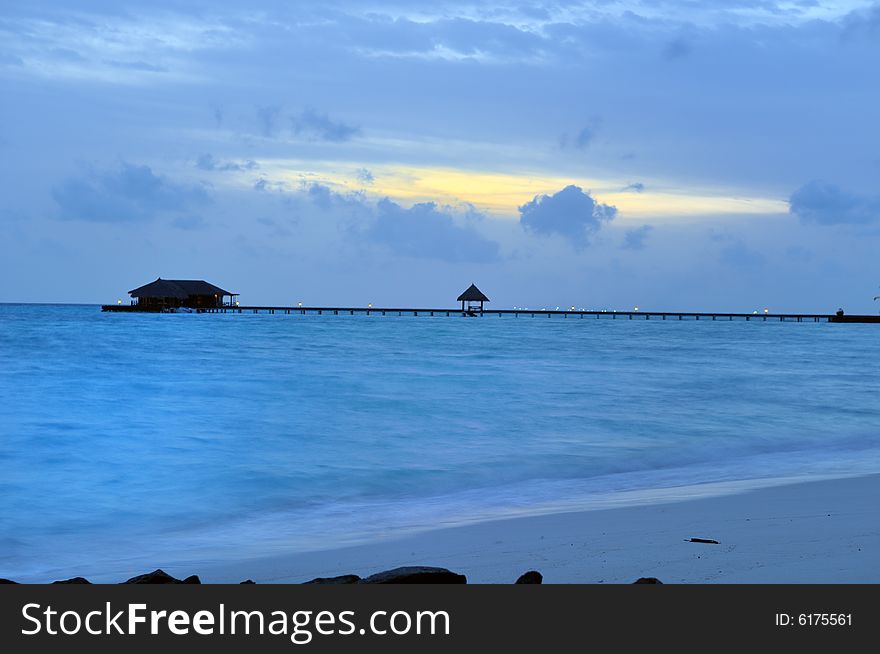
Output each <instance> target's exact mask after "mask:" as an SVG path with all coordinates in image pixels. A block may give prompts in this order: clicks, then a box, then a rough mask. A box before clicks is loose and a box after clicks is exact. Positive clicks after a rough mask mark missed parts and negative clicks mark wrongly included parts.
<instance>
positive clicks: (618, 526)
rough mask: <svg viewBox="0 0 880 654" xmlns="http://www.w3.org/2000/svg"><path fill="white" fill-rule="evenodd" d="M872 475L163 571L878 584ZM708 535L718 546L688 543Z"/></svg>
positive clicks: (278, 577) (274, 577)
mask: <svg viewBox="0 0 880 654" xmlns="http://www.w3.org/2000/svg"><path fill="white" fill-rule="evenodd" d="M878 501H880V475H874V476H869V477H858V478H849V479H834V480H823V481H815V482H806V483H797V484H791V485H785V486H776V487H771V488H763V489H759V490H753V491H747V492H742V493H738V494H733V495H726V496H720V497H711V498H706V499H696V500H685V501H677V502H666V503H663V504H654V505H650V506H635V507H626V508H614V509H605V510H594V511H584V512H575V513H559V514H554V515H545V516H537V517H525V518H515V519H509V520H499V521H494V522H486V523H481V524H477V525H469V526H464V527H455V528H448V529H439V530H436V531H431V532H427V533H422V534H418V535H415V536H407V537H405V538H401V539H399V540H388V541H385V542H381V543H373V544H369V545H360V546H356V547H347V548H344V549H335V550H328V551H323V552H310V553H304V554H291V555H289V556H282V557H273V558H267V559H256V560H251V561H242V562H239V563H236V564H235V565H216V566H200V567H199V569H197V570H192V569H188V570H174V569H168V572H170V573H171V574H178V575H180V576H186V575H188V574H192V573H193V572H196V573H198V574H199V575H200V576H201V578H202V581H203V582H205V583H230V582H234V583H237V582H239V581H241V580H243V579H248V578H249V579H253V580H255V581H256V582H257V583H272V582H274V583H295V582H302V581H306V580H308V579H311V578H314V577H319V576H322V577H330V576H336V575H342V574H351V573H353V574H359V575H361V576H366V575H369V574H372V573H374V572H378V571H380V570H384V569H388V568H394V567H398V566H403V565H433V566H442V567H446V568H449V569H451V570H454V571H456V572H460V573H463V574H466V575H467V577H468V581H469V582H470V583H510V582H512V581H514V580H515V579H516V578H517V577H518V576H519V575H520V574H521V573H522V572H525V571H526V570H531V569H536V570H539V571H540V572H541V573H542V574H543V575H544V581H545V583H629V582H632V581H634V580H635V579H637V578H638V577H642V576H652V577H658V578H659V579H660V580H662V581H664V582H666V583H807V582H811V583H869V582H870V583H878V582H880V510H878ZM692 537H697V538H709V539H713V540H717V541H719V543H720V544H719V545H709V544H697V543H691V542H686V539H689V538H692Z"/></svg>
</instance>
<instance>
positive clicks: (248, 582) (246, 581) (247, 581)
mask: <svg viewBox="0 0 880 654" xmlns="http://www.w3.org/2000/svg"><path fill="white" fill-rule="evenodd" d="M255 583H257V582H256V581H254V580H253V579H245V580H244V581H242V582H241V583H240V584H239V586H241V584H255Z"/></svg>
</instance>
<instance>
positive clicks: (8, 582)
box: [0, 579, 18, 586]
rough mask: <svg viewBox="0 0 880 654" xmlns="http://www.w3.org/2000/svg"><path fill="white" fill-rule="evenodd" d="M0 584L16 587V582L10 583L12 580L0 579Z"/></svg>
mask: <svg viewBox="0 0 880 654" xmlns="http://www.w3.org/2000/svg"><path fill="white" fill-rule="evenodd" d="M0 584H15V585H16V586H17V585H18V582H17V581H12V579H0Z"/></svg>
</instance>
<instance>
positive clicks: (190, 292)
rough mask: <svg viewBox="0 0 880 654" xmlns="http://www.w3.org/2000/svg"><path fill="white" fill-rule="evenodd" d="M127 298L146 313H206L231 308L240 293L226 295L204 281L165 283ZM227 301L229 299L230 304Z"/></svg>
mask: <svg viewBox="0 0 880 654" xmlns="http://www.w3.org/2000/svg"><path fill="white" fill-rule="evenodd" d="M128 294H129V295H130V296H131V297H132V298H134V300H135V302H136V303H137V306H138V307H139V308H141V309H143V310H145V311H160V310H162V309H178V308H181V307H188V308H191V309H206V308H213V307H222V306H224V305H232V304H234V303H235V298H236V297H237V296H238V293H231V292H230V291H224V290H223V289H222V288H220V287H219V286H214V284H209V283H208V282H206V281H204V280H201V279H162V278H161V277H160V278H159V279H157V280H156V281H154V282H150V283H149V284H144V285H143V286H139V287H138V288H136V289H134V290H131V291H129V292H128ZM226 298H229V300H228V301H227V300H226Z"/></svg>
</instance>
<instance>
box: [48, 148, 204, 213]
mask: <svg viewBox="0 0 880 654" xmlns="http://www.w3.org/2000/svg"><path fill="white" fill-rule="evenodd" d="M52 199H53V200H55V203H56V204H57V205H58V207H59V209H60V213H59V218H61V219H63V220H87V221H92V222H131V221H144V220H150V219H153V218H155V217H157V216H160V215H164V214H171V215H174V214H178V213H180V212H184V211H187V210H189V209H190V208H191V207H193V206H198V205H203V204H206V203H207V202H208V201H209V197H208V194H207V193H206V192H205V190H204V189H203V188H201V187H199V186H187V185H183V184H178V183H175V182H172V181H170V180H168V179H167V178H166V177H164V176H162V175H156V174H155V173H153V171H152V169H150V167H149V166H143V165H135V164H129V163H123V164H122V165H121V166H120V167H119V168H118V169H116V170H111V171H107V172H103V173H94V172H93V173H90V174H87V175H85V176H82V177H75V178H71V179H68V180H66V181H65V182H63V183H62V184H61V185H59V186H56V187H55V188H54V189H53V190H52Z"/></svg>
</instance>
